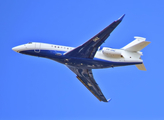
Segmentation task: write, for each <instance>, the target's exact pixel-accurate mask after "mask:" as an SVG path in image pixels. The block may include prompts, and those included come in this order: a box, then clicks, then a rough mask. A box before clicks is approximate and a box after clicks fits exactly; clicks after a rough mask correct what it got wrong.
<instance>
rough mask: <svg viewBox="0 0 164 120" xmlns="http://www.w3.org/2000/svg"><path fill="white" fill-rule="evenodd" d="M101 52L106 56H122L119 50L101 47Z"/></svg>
mask: <svg viewBox="0 0 164 120" xmlns="http://www.w3.org/2000/svg"><path fill="white" fill-rule="evenodd" d="M102 53H103V54H104V55H105V56H108V57H122V55H121V50H118V49H112V48H107V47H103V49H102Z"/></svg>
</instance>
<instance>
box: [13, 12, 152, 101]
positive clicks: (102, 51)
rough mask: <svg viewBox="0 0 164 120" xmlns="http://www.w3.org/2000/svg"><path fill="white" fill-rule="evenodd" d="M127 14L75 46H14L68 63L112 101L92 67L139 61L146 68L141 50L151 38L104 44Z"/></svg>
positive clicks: (100, 95) (95, 91) (86, 83)
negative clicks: (119, 44) (118, 46)
mask: <svg viewBox="0 0 164 120" xmlns="http://www.w3.org/2000/svg"><path fill="white" fill-rule="evenodd" d="M124 16H125V14H124V15H123V16H121V17H120V18H119V19H118V20H116V21H114V22H112V23H111V24H110V25H108V26H107V27H106V28H105V29H103V30H102V31H101V32H99V33H98V34H97V35H95V36H94V37H92V38H91V39H89V40H88V41H87V42H85V43H84V44H82V45H80V46H78V47H76V48H74V47H68V46H61V45H55V44H47V43H40V42H29V43H27V44H23V45H19V46H16V47H13V48H12V50H14V51H16V52H18V53H22V54H26V55H32V56H38V57H43V58H48V59H51V60H54V61H57V62H59V63H62V64H64V65H66V66H67V67H68V68H69V69H70V70H71V71H73V72H74V73H75V74H76V75H77V76H76V77H77V79H78V80H79V81H80V82H81V83H82V84H83V85H84V86H85V87H86V88H87V89H88V90H89V91H90V92H91V93H92V94H93V95H94V96H95V97H96V98H97V99H98V100H99V101H103V102H109V101H110V100H111V99H108V100H107V99H106V98H105V96H104V95H103V93H102V91H101V89H100V88H99V86H98V84H97V83H96V81H95V79H94V77H93V73H92V69H101V68H113V67H118V66H126V65H136V66H137V68H138V69H139V70H146V68H145V66H144V64H143V60H142V59H141V56H142V55H143V54H142V52H140V50H142V49H143V48H144V47H146V46H147V45H148V44H149V43H150V42H148V41H146V38H143V37H134V38H135V40H134V41H132V42H131V43H129V44H128V45H126V46H124V47H123V48H121V49H113V48H109V47H101V45H102V43H104V42H105V40H106V39H107V38H108V37H109V36H110V34H111V32H112V31H113V30H114V29H115V28H116V27H117V26H118V25H119V24H120V22H121V21H122V19H123V18H124Z"/></svg>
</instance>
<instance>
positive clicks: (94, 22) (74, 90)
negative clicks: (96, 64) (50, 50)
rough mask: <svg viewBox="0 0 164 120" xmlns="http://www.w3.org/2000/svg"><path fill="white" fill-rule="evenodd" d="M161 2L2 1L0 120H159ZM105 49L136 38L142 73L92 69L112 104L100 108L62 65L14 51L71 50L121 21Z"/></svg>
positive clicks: (163, 19) (162, 114) (133, 69)
mask: <svg viewBox="0 0 164 120" xmlns="http://www.w3.org/2000/svg"><path fill="white" fill-rule="evenodd" d="M163 4H164V2H163V1H162V0H158V1H155V0H151V1H150V0H133V1H132V0H124V1H122V0H115V1H108V0H83V1H77V0H69V1H68V0H62V1H57V0H5V1H2V0H1V1H0V26H1V27H0V34H1V35H0V45H1V47H0V50H1V59H0V68H1V69H0V70H1V72H0V120H54V119H55V120H56V119H58V120H63V119H67V120H77V119H79V120H82V119H85V120H90V119H94V120H100V119H101V120H102V119H103V120H109V119H110V120H138V119H139V120H163V119H164V110H163V108H164V103H163V101H164V94H163V93H164V87H163V85H164V80H163V58H164V57H163V52H162V48H163V44H164V42H163V41H164V40H163V39H164V37H163V28H164V8H163ZM123 14H126V16H125V18H124V19H123V21H122V22H121V23H120V25H119V26H118V27H117V28H116V29H115V30H114V31H113V32H112V33H111V36H110V37H109V38H108V39H107V40H106V42H105V43H104V44H103V46H107V47H112V48H121V47H123V46H125V45H126V44H128V43H129V42H131V41H133V40H134V36H141V37H145V38H147V41H151V44H149V45H148V46H147V47H146V48H144V49H143V50H142V52H143V54H144V56H142V59H143V60H144V64H145V66H146V68H147V71H139V70H138V69H137V68H136V67H135V66H126V67H117V68H109V69H98V70H93V74H94V78H95V79H96V81H97V83H98V84H99V86H100V88H101V90H102V92H103V93H104V95H105V97H106V98H112V101H111V102H110V103H103V102H99V101H98V100H97V99H96V98H95V97H94V96H93V95H92V94H91V93H90V92H89V91H88V90H87V89H86V88H85V87H84V86H83V85H82V84H81V83H80V82H79V81H78V80H77V78H76V77H75V76H76V75H75V74H74V73H73V72H72V71H70V70H69V69H68V68H66V67H65V66H64V65H62V64H59V63H57V62H55V61H52V60H48V59H45V58H39V57H32V56H27V55H23V54H19V53H16V52H14V51H12V50H11V48H12V47H14V46H17V45H21V44H25V43H28V42H44V43H52V44H59V45H67V46H72V47H76V46H79V45H80V44H82V43H84V42H85V41H87V40H88V39H90V38H91V37H93V36H94V35H95V34H97V33H98V32H99V31H101V30H102V29H103V28H105V27H106V26H107V25H109V24H110V23H111V22H113V21H114V20H117V19H118V18H119V17H120V16H121V15H123Z"/></svg>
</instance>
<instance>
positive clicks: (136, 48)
mask: <svg viewBox="0 0 164 120" xmlns="http://www.w3.org/2000/svg"><path fill="white" fill-rule="evenodd" d="M134 38H135V40H134V41H132V42H131V43H129V44H128V45H126V46H125V47H123V48H122V49H123V50H125V51H129V52H140V50H142V49H143V48H144V47H146V46H147V45H148V44H149V43H150V42H148V41H145V40H146V38H143V37H134ZM140 53H141V52H140ZM141 55H142V53H141V54H140V55H139V56H138V57H139V58H140V56H141ZM140 59H141V58H140ZM136 67H137V68H138V69H139V70H144V71H146V68H145V66H144V64H143V63H142V64H138V65H136Z"/></svg>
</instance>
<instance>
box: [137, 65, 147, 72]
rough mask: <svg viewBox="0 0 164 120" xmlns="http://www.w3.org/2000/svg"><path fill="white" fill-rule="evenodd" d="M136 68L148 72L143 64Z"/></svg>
mask: <svg viewBox="0 0 164 120" xmlns="http://www.w3.org/2000/svg"><path fill="white" fill-rule="evenodd" d="M136 67H137V68H138V69H139V70H144V71H146V68H145V66H144V64H143V63H142V64H139V65H136Z"/></svg>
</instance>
